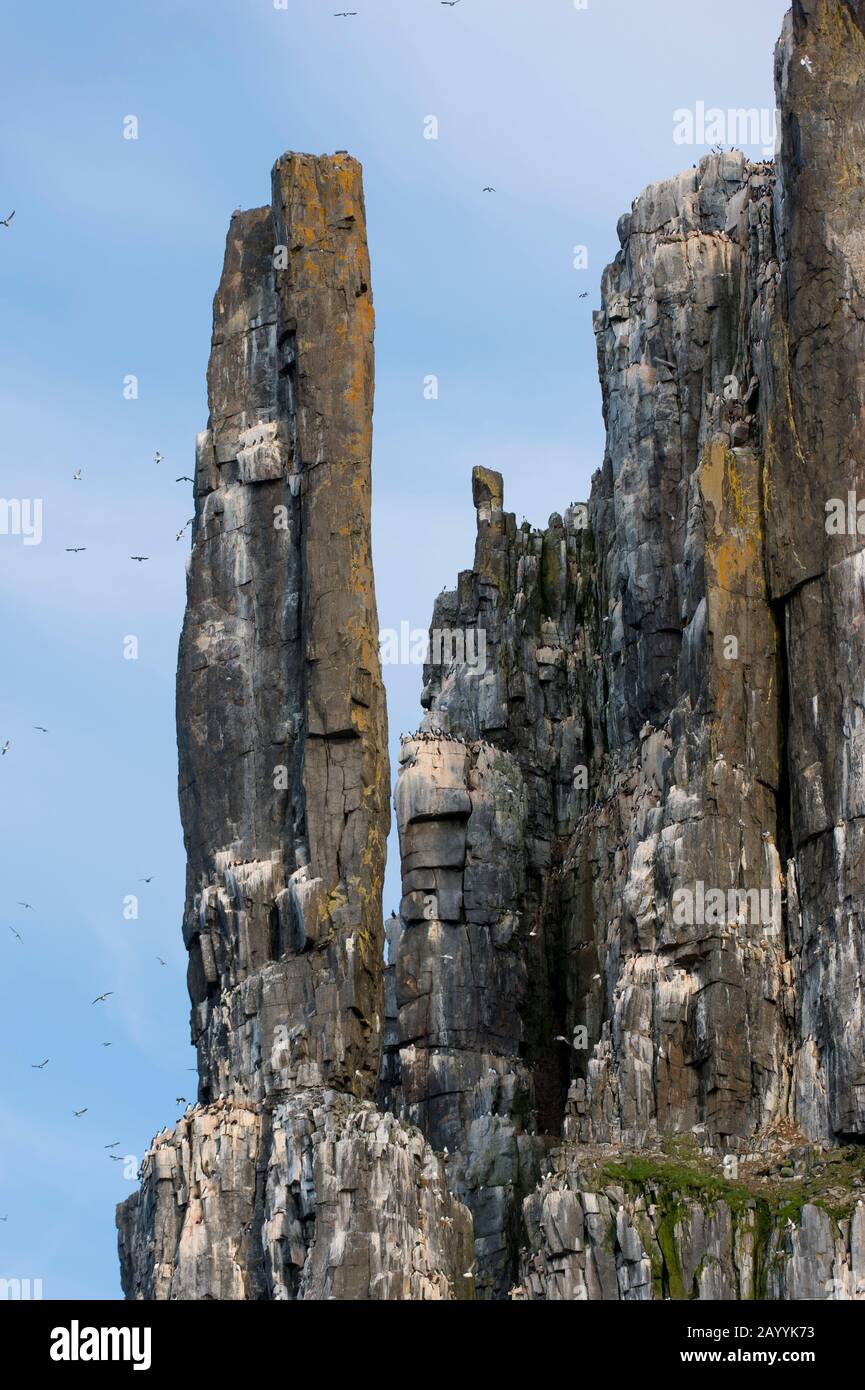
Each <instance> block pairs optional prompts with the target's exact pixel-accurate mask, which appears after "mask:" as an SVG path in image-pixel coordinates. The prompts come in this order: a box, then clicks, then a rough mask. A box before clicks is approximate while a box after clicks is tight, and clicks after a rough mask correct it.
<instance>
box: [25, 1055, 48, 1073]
mask: <svg viewBox="0 0 865 1390" xmlns="http://www.w3.org/2000/svg"><path fill="white" fill-rule="evenodd" d="M50 1061H51V1058H50V1057H46V1058H45V1061H44V1062H31V1063H30V1065H31V1067H32V1068H33V1070H34V1071H42V1069H43V1067H47V1066H48V1063H49V1062H50Z"/></svg>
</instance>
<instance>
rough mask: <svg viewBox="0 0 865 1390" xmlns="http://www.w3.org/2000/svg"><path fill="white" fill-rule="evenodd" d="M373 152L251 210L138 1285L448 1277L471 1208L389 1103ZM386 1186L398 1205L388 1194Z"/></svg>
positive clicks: (404, 1281) (182, 732)
mask: <svg viewBox="0 0 865 1390" xmlns="http://www.w3.org/2000/svg"><path fill="white" fill-rule="evenodd" d="M372 335H373V309H372V297H371V291H370V274H369V261H368V256H367V249H366V236H365V221H364V206H363V194H362V190H361V177H360V169H359V166H358V165H357V164H356V163H355V162H354V161H353V160H351V159H349V158H347V157H346V156H342V155H337V156H335V157H334V158H321V159H312V158H310V157H308V156H297V155H289V156H286V157H285V158H284V159H281V160H279V161H278V163H277V164H276V166H275V168H274V171H273V205H272V207H268V208H259V209H256V210H255V211H253V212H246V213H241V214H238V215H236V216H235V217H234V218H233V219H232V223H231V228H230V230H229V233H228V242H227V246H226V254H225V267H224V270H223V275H222V281H221V283H220V286H219V290H218V291H217V295H216V299H215V302H214V332H213V348H212V352H211V358H210V366H209V370H208V394H209V401H210V421H209V424H208V428H207V430H206V431H205V432H204V434H202V435H201V436H200V437H199V441H198V458H197V469H196V482H195V526H194V531H193V546H192V555H191V557H190V562H189V576H188V601H187V610H186V619H185V622H184V626H183V635H182V637H181V642H180V659H179V667H178V680H177V711H178V735H179V737H178V742H179V751H180V803H181V812H182V818H183V827H184V835H185V840H186V849H187V855H188V871H187V896H186V909H185V914H184V937H185V940H186V944H187V947H188V949H189V992H190V997H191V1000H192V1035H193V1040H194V1041H195V1043H196V1044H197V1048H198V1062H199V1075H200V1081H199V1103H198V1105H196V1106H195V1107H193V1108H191V1109H190V1111H189V1112H188V1113H187V1114H186V1115H185V1116H184V1117H183V1119H181V1120H180V1121H179V1122H178V1124H177V1125H176V1127H175V1128H174V1130H172V1131H164V1132H163V1133H162V1134H160V1135H159V1136H158V1138H157V1139H156V1140H155V1142H154V1145H153V1147H152V1149H151V1150H150V1152H149V1153H148V1155H147V1156H146V1158H145V1161H144V1164H143V1170H142V1186H141V1190H140V1192H139V1193H137V1194H136V1195H135V1196H134V1197H133V1198H131V1200H130V1201H129V1202H127V1203H126V1204H125V1205H124V1206H123V1207H122V1208H121V1209H120V1212H119V1217H118V1221H119V1227H120V1249H121V1263H122V1272H123V1286H124V1290H125V1292H126V1294H127V1297H135V1298H250V1299H253V1298H270V1299H286V1298H322V1297H327V1298H330V1297H335V1298H452V1297H459V1296H464V1295H465V1289H466V1288H467V1287H469V1281H468V1280H467V1279H464V1277H463V1276H464V1274H465V1273H466V1271H467V1270H468V1267H469V1265H470V1264H471V1262H472V1255H471V1225H470V1219H469V1217H468V1213H467V1212H466V1211H465V1210H464V1208H462V1207H461V1206H460V1205H459V1204H458V1203H457V1202H455V1201H454V1200H453V1198H452V1197H451V1196H450V1193H449V1191H448V1188H447V1184H446V1182H445V1175H444V1167H443V1165H442V1163H441V1161H440V1160H439V1159H438V1158H436V1156H435V1155H434V1153H433V1151H432V1150H431V1149H430V1147H429V1146H428V1145H426V1144H425V1143H424V1141H423V1140H422V1138H421V1136H420V1135H419V1134H418V1133H417V1132H416V1131H412V1132H410V1131H408V1130H406V1129H405V1128H404V1127H403V1126H402V1125H401V1124H400V1123H399V1122H398V1121H397V1120H396V1119H395V1118H394V1117H393V1116H389V1115H388V1116H384V1115H381V1114H379V1113H378V1112H376V1110H375V1108H374V1106H373V1105H372V1104H371V1103H370V1099H369V1098H370V1097H371V1096H372V1095H373V1093H374V1091H375V1087H376V1084H377V1076H378V1068H379V1056H380V1052H381V1041H382V1037H381V1035H382V1026H383V1022H384V1001H383V993H382V982H383V971H384V962H383V943H384V931H383V926H382V918H381V890H382V878H383V871H384V851H385V842H386V838H387V832H388V826H389V821H390V815H389V799H390V787H389V771H388V760H387V729H386V716H385V708H384V694H383V688H382V682H381V668H380V662H379V655H378V624H377V618H376V609H375V593H374V587H373V577H372V567H371V561H370V525H369V509H370V449H371V427H372V397H373V357H372ZM389 1213H390V1215H389Z"/></svg>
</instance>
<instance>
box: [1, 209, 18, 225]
mask: <svg viewBox="0 0 865 1390" xmlns="http://www.w3.org/2000/svg"><path fill="white" fill-rule="evenodd" d="M14 216H15V209H14V208H13V209H12V211H11V212H10V214H9V216H8V217H0V227H8V226H9V224H10V223H11V221H12V218H13V217H14Z"/></svg>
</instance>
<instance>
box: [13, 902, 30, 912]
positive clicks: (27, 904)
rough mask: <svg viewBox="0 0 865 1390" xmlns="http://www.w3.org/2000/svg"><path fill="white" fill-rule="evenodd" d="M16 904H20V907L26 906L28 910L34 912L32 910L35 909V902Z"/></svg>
mask: <svg viewBox="0 0 865 1390" xmlns="http://www.w3.org/2000/svg"><path fill="white" fill-rule="evenodd" d="M16 906H18V907H26V908H27V911H28V912H32V911H33V904H32V903H18V904H16Z"/></svg>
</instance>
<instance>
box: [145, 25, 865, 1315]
mask: <svg viewBox="0 0 865 1390" xmlns="http://www.w3.org/2000/svg"><path fill="white" fill-rule="evenodd" d="M776 78H777V88H778V102H779V108H780V112H781V122H782V126H781V140H780V152H779V156H778V160H777V162H770V163H751V162H749V161H748V160H746V159H745V158H744V156H743V155H741V154H740V153H737V152H729V153H726V154H721V155H712V156H708V157H706V158H704V159H703V160H702V161H701V162H700V164H699V166H698V167H696V168H693V169H691V170H690V171H689V172H687V173H685V174H681V175H679V176H677V177H675V178H671V179H668V180H666V181H665V182H662V183H658V184H653V185H651V186H650V187H649V188H647V189H646V190H645V192H644V193H643V194H642V195H641V197H639V198H638V199H637V200H636V201H635V203H634V204H633V206H632V209H631V212H630V213H629V214H627V215H626V216H624V217H623V218H622V219H621V220H620V222H619V228H618V231H619V241H620V250H619V252H618V254H617V255H616V258H615V260H614V261H613V262H612V264H611V265H609V266H608V267H607V269H606V271H605V272H604V276H603V281H602V307H601V309H600V311H599V312H598V313H597V314H596V316H595V334H596V339H597V350H598V362H599V369H600V378H601V387H602V396H603V409H604V418H605V423H606V431H607V442H606V450H605V456H604V460H603V465H602V467H601V469H600V471H599V472H598V474H597V475H596V477H595V479H594V482H593V486H592V493H591V497H590V500H589V502H588V503H587V504H577V503H575V502H571V503H570V504H569V505H568V506H567V507H566V508H565V509H564V511H563V512H562V514H561V515H554V516H552V517H551V518H550V520H549V523H548V525H547V527H546V528H545V529H543V530H534V529H532V528H531V527H530V526H529V525H528V523H524V524H523V525H522V526H520V527H518V526H517V525H516V522H515V518H514V517H513V516H512V515H511V514H509V513H508V512H507V511H505V508H504V485H503V481H502V478H501V477H500V475H499V474H497V473H495V472H493V471H491V470H487V469H483V468H478V469H475V471H474V475H473V501H474V506H475V511H476V517H477V541H476V547H475V555H474V562H473V565H472V568H471V569H470V570H466V571H464V572H463V573H462V574H460V576H459V578H458V582H457V586H456V588H455V589H454V590H453V591H451V592H446V593H443V594H442V595H440V596H439V598H438V600H437V601H436V605H435V609H434V614H433V621H432V629H431V650H430V658H429V662H428V665H427V666H426V667H425V670H424V688H423V693H422V706H423V708H424V711H425V713H424V715H423V717H422V720H421V725H420V728H419V729H418V731H417V733H416V734H414V735H412V736H409V737H406V738H404V739H403V740H402V744H401V749H400V756H399V769H398V776H397V782H396V794H395V804H396V817H397V823H398V828H399V837H400V855H401V869H402V900H401V905H400V914H399V916H398V917H394V918H392V919H391V920H390V921H389V923H388V924H387V929H386V936H387V960H386V962H385V959H384V937H385V932H384V931H383V929H382V920H381V884H382V872H383V858H384V842H385V838H386V835H387V829H388V790H389V789H388V767H387V756H386V727H385V711H384V701H383V694H382V686H381V674H380V666H379V658H378V651H377V623H376V613H375V599H374V591H373V582H372V573H371V567H370V550H369V487H370V472H369V469H370V422H371V410H372V305H371V299H370V290H369V268H368V263H367V254H366V246H365V237H364V214H363V201H362V195H361V189H360V174H359V169H358V167H357V165H356V164H354V162H353V161H351V160H349V159H348V158H347V157H343V156H337V157H335V158H333V159H325V158H322V159H312V158H309V157H307V156H295V155H290V156H286V157H285V158H284V159H282V160H280V161H279V162H278V164H277V165H276V168H275V170H274V191H273V205H272V208H264V209H259V210H257V211H254V212H248V213H243V214H239V215H238V216H236V217H235V219H234V220H233V221H232V226H231V230H230V233H229V239H228V247H227V251H226V262H225V269H224V273H223V279H222V282H221V285H220V289H219V291H218V294H217V297H216V301H215V306H214V340H213V351H212V354H211V360H210V367H209V374H208V380H209V393H210V412H211V413H210V423H209V426H208V429H207V431H206V432H205V433H204V434H203V435H202V436H201V438H200V440H199V448H198V469H197V478H196V522H195V530H194V543H193V551H192V556H191V559H190V570H189V598H188V606H187V613H186V620H185V623H184V630H183V637H182V641H181V650H180V667H179V675H178V729H179V743H180V763H181V776H180V795H181V806H182V813H183V824H184V832H185V836H186V846H187V854H188V881H187V900H186V912H185V919H184V931H185V937H186V941H187V944H188V946H189V952H190V994H191V996H192V1003H193V1019H192V1026H193V1036H194V1039H195V1041H196V1043H197V1046H198V1055H199V1066H200V1075H201V1083H200V1093H199V1102H200V1103H199V1105H198V1106H196V1107H194V1108H193V1109H191V1110H190V1111H189V1112H188V1113H187V1115H186V1116H184V1117H183V1119H181V1120H180V1121H179V1122H178V1124H177V1126H176V1127H175V1129H174V1130H173V1131H170V1132H169V1131H165V1132H163V1133H162V1134H160V1135H159V1136H158V1137H157V1139H156V1140H155V1141H154V1144H153V1146H152V1148H151V1150H150V1151H149V1153H148V1154H147V1156H146V1158H145V1160H144V1164H143V1169H142V1186H141V1189H140V1191H139V1192H138V1193H137V1194H136V1195H135V1196H134V1197H133V1198H131V1199H130V1201H129V1202H127V1203H126V1204H124V1206H123V1207H122V1208H121V1209H120V1212H119V1217H118V1222H119V1227H120V1246H121V1258H122V1265H123V1280H124V1289H125V1291H126V1293H127V1296H130V1297H137V1298H206V1297H222V1298H245V1299H253V1298H256V1299H295V1298H339V1299H345V1298H364V1299H367V1298H389V1299H394V1298H412V1299H421V1298H454V1297H469V1298H471V1297H480V1298H503V1297H506V1296H510V1297H512V1298H516V1299H575V1300H584V1299H623V1300H634V1299H640V1300H642V1299H651V1298H689V1297H693V1298H700V1299H727V1298H747V1299H752V1298H768V1299H784V1300H790V1299H814V1298H820V1299H823V1298H831V1299H851V1298H858V1299H862V1298H865V1219H863V1212H865V1206H863V1195H862V1194H865V1168H863V1148H862V1146H863V1144H865V1004H863V966H865V961H863V953H865V952H863V891H865V712H863V711H865V701H863V681H865V558H863V555H865V547H863V537H865V472H863V468H865V465H863V460H865V452H863V443H865V440H863V437H862V435H863V430H865V423H863V422H865V304H863V296H865V233H863V230H862V216H861V214H862V194H863V173H862V170H863V165H865V148H863V145H865V4H863V3H862V0H796V2H795V3H794V6H793V10H792V13H791V15H790V16H789V17H788V20H787V22H786V24H785V27H784V32H783V34H782V37H781V40H780V43H779V46H778V51H777V58H776ZM860 501H861V503H862V511H861V525H857V522H858V520H859V517H860V513H859V511H858V509H857V503H858V502H860ZM851 522H852V524H851ZM406 563H407V564H408V563H411V558H410V554H408V552H407V559H406ZM376 1107H377V1108H376Z"/></svg>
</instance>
